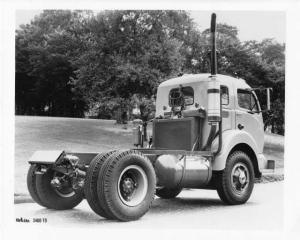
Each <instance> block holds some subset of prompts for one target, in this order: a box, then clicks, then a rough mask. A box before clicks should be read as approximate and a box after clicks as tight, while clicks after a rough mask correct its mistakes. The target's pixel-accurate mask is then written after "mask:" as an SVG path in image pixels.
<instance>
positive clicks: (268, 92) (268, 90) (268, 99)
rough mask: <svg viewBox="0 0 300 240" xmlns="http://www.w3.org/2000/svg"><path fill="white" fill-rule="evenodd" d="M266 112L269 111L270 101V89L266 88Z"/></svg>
mask: <svg viewBox="0 0 300 240" xmlns="http://www.w3.org/2000/svg"><path fill="white" fill-rule="evenodd" d="M266 90H267V111H270V110H271V101H270V90H272V88H267V89H266Z"/></svg>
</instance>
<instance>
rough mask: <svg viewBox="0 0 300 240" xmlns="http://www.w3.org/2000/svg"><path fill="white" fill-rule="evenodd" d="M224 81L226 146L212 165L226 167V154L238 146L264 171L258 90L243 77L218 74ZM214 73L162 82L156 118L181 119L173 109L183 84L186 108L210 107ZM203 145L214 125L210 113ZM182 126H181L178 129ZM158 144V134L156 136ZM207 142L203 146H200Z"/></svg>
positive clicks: (159, 89)
mask: <svg viewBox="0 0 300 240" xmlns="http://www.w3.org/2000/svg"><path fill="white" fill-rule="evenodd" d="M217 79H218V81H219V82H220V100H221V105H222V106H221V119H222V121H221V124H222V135H223V141H222V149H221V151H220V152H219V153H218V154H217V155H216V156H215V159H214V160H213V164H212V168H213V170H215V171H221V170H223V169H224V168H225V163H226V158H227V157H228V154H229V153H230V152H231V151H232V150H233V149H234V148H239V147H240V148H242V149H244V151H246V152H247V153H248V154H249V155H251V157H252V161H253V165H254V169H255V175H256V176H257V177H259V176H260V174H261V169H263V168H265V167H266V160H265V158H264V156H263V147H264V129H263V126H264V125H263V118H262V111H261V108H260V104H259V101H258V99H257V96H256V94H255V92H254V91H252V90H251V87H250V86H249V85H248V84H247V83H246V81H245V80H243V79H240V78H239V79H238V78H233V77H230V76H226V75H221V74H218V75H217ZM209 82H210V74H191V75H189V74H187V75H183V76H181V77H177V78H173V79H170V80H167V81H165V82H163V83H161V84H160V85H159V87H158V91H157V101H156V118H162V119H166V118H167V119H177V118H178V116H177V115H176V114H174V113H172V108H173V107H174V106H172V101H171V98H172V94H173V95H174V92H175V91H178V89H179V86H181V88H182V93H183V95H184V96H183V98H184V101H185V104H184V110H185V111H198V110H202V111H203V112H205V111H206V109H207V108H208V98H207V90H208V88H209V86H208V83H209ZM202 124H203V126H202V130H201V134H202V145H203V144H205V139H207V138H208V137H209V133H210V129H211V126H210V124H209V122H208V119H207V117H204V118H203V121H202ZM178 130H179V129H177V131H178ZM218 141H219V139H218V138H217V137H216V136H215V138H214V139H213V142H212V147H211V150H212V151H213V152H216V151H217V149H216V148H217V147H218V144H219V143H218ZM154 146H155V137H154ZM201 147H203V146H200V149H201Z"/></svg>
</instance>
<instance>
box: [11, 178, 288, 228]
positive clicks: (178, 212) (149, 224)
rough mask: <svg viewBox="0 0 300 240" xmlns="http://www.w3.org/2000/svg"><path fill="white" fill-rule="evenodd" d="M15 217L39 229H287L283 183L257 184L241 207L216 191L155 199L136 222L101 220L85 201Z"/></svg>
mask: <svg viewBox="0 0 300 240" xmlns="http://www.w3.org/2000/svg"><path fill="white" fill-rule="evenodd" d="M15 217H16V218H21V217H22V218H23V219H25V218H26V219H28V220H29V221H30V224H32V225H34V224H35V225H37V226H40V224H43V225H48V226H62V227H72V226H73V227H97V228H109V229H111V228H126V229H131V228H134V229H139V228H151V229H154V228H155V229H156V228H157V229H164V228H176V229H179V228H182V229H185V228H193V229H214V230H279V231H280V230H282V228H283V182H275V183H267V184H256V185H255V187H254V191H253V193H252V196H251V198H250V199H249V201H248V202H247V203H246V204H244V205H239V206H225V205H223V204H222V202H221V201H220V200H219V198H218V195H217V193H216V191H211V190H185V191H183V192H182V193H181V194H180V195H179V196H178V197H177V198H176V199H172V200H163V199H159V198H157V199H155V201H154V204H153V206H152V208H151V209H150V211H149V212H148V213H147V214H146V215H145V216H144V217H143V218H142V219H140V220H138V221H135V222H127V223H121V222H116V221H108V220H106V219H103V218H100V217H99V216H98V215H96V214H95V213H94V212H93V211H92V210H91V209H90V207H89V206H88V204H87V202H86V201H85V200H84V201H83V202H82V203H81V204H80V205H79V206H77V207H76V208H75V209H73V210H68V211H54V210H48V209H45V208H42V207H40V206H39V205H37V204H35V203H23V204H15ZM33 218H45V219H47V223H33ZM18 224H24V223H18Z"/></svg>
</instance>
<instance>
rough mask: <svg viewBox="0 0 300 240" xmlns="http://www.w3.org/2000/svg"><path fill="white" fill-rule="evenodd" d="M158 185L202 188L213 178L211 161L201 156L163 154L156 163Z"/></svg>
mask: <svg viewBox="0 0 300 240" xmlns="http://www.w3.org/2000/svg"><path fill="white" fill-rule="evenodd" d="M154 169H155V172H156V176H157V178H158V179H157V180H158V185H159V186H164V187H167V188H175V187H178V186H180V187H183V188H201V187H203V186H205V185H207V184H208V182H209V181H210V179H211V175H212V169H211V165H210V161H209V160H208V159H206V158H204V157H201V156H194V155H191V156H184V157H182V156H175V155H161V156H159V157H158V158H157V160H156V162H155V163H154Z"/></svg>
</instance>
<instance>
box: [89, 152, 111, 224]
mask: <svg viewBox="0 0 300 240" xmlns="http://www.w3.org/2000/svg"><path fill="white" fill-rule="evenodd" d="M113 153H115V151H111V152H108V153H102V154H99V155H97V156H96V157H95V158H94V159H93V160H92V161H91V163H90V166H89V168H88V171H87V174H86V179H85V184H84V194H85V196H86V200H87V202H88V204H89V205H90V207H91V208H92V210H93V211H94V212H95V213H97V214H98V215H100V216H101V217H104V218H107V219H111V218H112V216H111V215H110V214H109V213H107V210H106V209H104V208H103V206H102V205H103V204H101V203H100V200H99V198H98V195H97V181H98V175H99V172H100V170H101V168H102V166H103V164H104V162H105V161H106V160H107V159H108V158H109V157H110V156H111V155H112V154H113Z"/></svg>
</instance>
